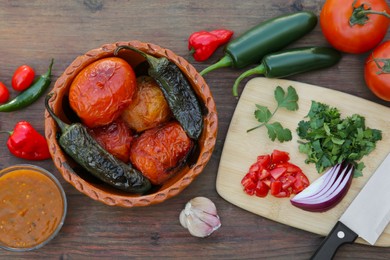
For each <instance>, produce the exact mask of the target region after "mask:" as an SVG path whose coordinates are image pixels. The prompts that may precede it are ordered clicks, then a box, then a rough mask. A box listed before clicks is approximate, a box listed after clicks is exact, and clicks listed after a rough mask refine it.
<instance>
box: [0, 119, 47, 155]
mask: <svg viewBox="0 0 390 260" xmlns="http://www.w3.org/2000/svg"><path fill="white" fill-rule="evenodd" d="M7 133H9V135H10V137H9V138H8V141H7V147H8V149H9V151H10V152H11V153H12V154H13V155H15V156H16V157H19V158H22V159H27V160H45V159H48V158H50V153H49V147H48V144H47V141H46V139H45V137H44V136H43V135H41V134H40V133H38V131H37V130H35V129H34V128H33V127H32V125H31V124H30V123H29V122H27V121H20V122H19V123H17V124H16V125H15V128H14V130H13V131H12V132H7Z"/></svg>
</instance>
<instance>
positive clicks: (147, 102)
mask: <svg viewBox="0 0 390 260" xmlns="http://www.w3.org/2000/svg"><path fill="white" fill-rule="evenodd" d="M171 117H172V112H171V110H170V109H169V106H168V103H167V101H166V100H165V98H164V94H163V93H162V91H161V89H160V87H159V86H158V85H157V82H156V81H155V80H154V79H153V78H152V77H150V76H140V77H138V78H137V91H136V92H135V94H134V96H133V100H132V102H131V103H130V105H129V106H128V107H127V108H126V109H125V111H123V113H122V118H123V120H124V121H125V122H126V124H127V125H128V126H129V127H130V128H131V129H133V130H135V131H137V132H142V131H144V130H147V129H150V128H153V127H156V126H158V125H160V124H162V123H165V122H167V121H168V120H169V119H170V118H171Z"/></svg>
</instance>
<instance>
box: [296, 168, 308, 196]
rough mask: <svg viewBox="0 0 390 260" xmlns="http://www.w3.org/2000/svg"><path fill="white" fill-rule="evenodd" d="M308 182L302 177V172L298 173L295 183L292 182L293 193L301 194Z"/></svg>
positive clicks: (304, 176)
mask: <svg viewBox="0 0 390 260" xmlns="http://www.w3.org/2000/svg"><path fill="white" fill-rule="evenodd" d="M309 184H310V182H309V179H308V178H307V177H306V175H304V174H303V173H302V172H298V173H297V174H296V177H295V182H294V185H293V187H294V189H293V192H294V193H295V194H298V193H299V192H301V191H302V190H303V189H305V188H306V187H307V186H309Z"/></svg>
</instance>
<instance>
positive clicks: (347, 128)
mask: <svg viewBox="0 0 390 260" xmlns="http://www.w3.org/2000/svg"><path fill="white" fill-rule="evenodd" d="M307 117H308V118H309V120H307V121H304V120H302V121H300V122H299V123H298V128H297V133H298V136H299V137H300V138H301V139H302V140H299V141H298V142H299V143H300V144H299V151H300V152H301V153H304V154H306V155H307V159H306V160H305V162H306V163H315V165H316V169H317V171H318V172H319V173H321V172H323V171H324V170H325V169H326V168H328V167H331V166H333V165H335V164H337V163H341V162H343V161H346V162H351V163H353V164H354V166H355V172H354V176H355V177H358V176H362V170H363V168H364V167H365V166H364V163H363V162H359V163H358V162H357V161H359V160H360V159H362V158H363V156H365V155H367V154H369V153H370V152H371V151H372V150H374V149H375V146H376V142H377V141H379V140H381V139H382V132H381V131H380V130H377V129H371V128H368V127H366V125H365V118H364V117H362V116H360V115H357V114H354V115H352V116H349V117H346V118H345V119H342V118H341V115H340V112H339V110H338V109H337V108H334V107H329V106H328V105H326V104H323V103H319V102H316V101H312V104H311V108H310V111H309V113H308V115H307Z"/></svg>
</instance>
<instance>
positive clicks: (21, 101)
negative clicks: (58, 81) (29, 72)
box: [0, 59, 54, 112]
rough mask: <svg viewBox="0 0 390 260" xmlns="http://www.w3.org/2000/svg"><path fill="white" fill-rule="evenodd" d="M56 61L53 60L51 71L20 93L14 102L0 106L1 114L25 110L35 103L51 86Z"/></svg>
mask: <svg viewBox="0 0 390 260" xmlns="http://www.w3.org/2000/svg"><path fill="white" fill-rule="evenodd" d="M53 62H54V60H53V59H52V60H51V63H50V66H49V69H48V70H47V72H46V73H45V74H43V75H41V76H39V77H38V78H37V79H36V80H35V81H34V82H33V83H32V85H31V87H29V88H28V89H26V90H25V91H23V92H22V93H20V94H19V95H18V96H17V97H15V98H14V99H13V100H11V101H9V102H8V103H5V104H3V105H1V106H0V112H12V111H15V110H19V109H22V108H25V107H27V106H29V105H31V104H32V103H34V102H35V101H36V100H37V99H38V98H39V97H40V96H41V95H42V94H43V93H44V92H45V90H46V89H47V88H48V87H49V86H50V83H51V68H52V67H53Z"/></svg>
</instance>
